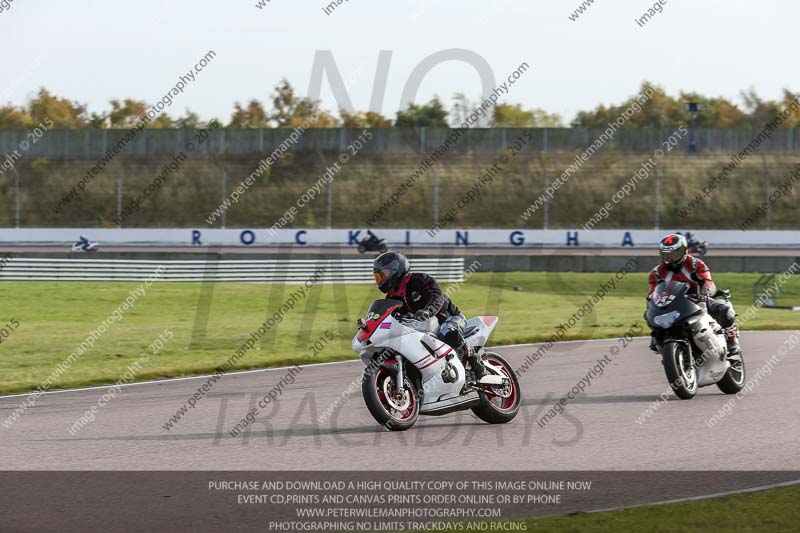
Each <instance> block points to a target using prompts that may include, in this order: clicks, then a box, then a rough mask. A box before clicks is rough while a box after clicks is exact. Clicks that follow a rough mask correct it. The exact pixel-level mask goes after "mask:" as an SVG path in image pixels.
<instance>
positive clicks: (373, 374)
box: [361, 365, 420, 431]
mask: <svg viewBox="0 0 800 533" xmlns="http://www.w3.org/2000/svg"><path fill="white" fill-rule="evenodd" d="M395 379H396V374H395V373H394V372H391V371H390V370H388V369H386V368H384V367H383V366H379V367H377V368H375V367H374V366H372V365H370V366H369V367H367V368H366V370H364V379H363V380H362V382H361V393H362V394H363V396H364V403H366V404H367V409H369V412H370V414H371V415H372V417H373V418H374V419H375V420H376V421H377V422H378V424H380V425H382V426H383V427H385V428H386V429H389V430H391V431H405V430H407V429H409V428H411V426H413V425H414V424H415V423H416V421H417V418H419V409H420V406H419V401H418V398H419V397H418V394H417V386H416V384H415V383H413V382H412V380H411V379H410V378H409V377H408V376H404V381H405V383H404V386H403V387H402V390H398V387H397V386H396V384H395Z"/></svg>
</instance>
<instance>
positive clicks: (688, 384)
mask: <svg viewBox="0 0 800 533" xmlns="http://www.w3.org/2000/svg"><path fill="white" fill-rule="evenodd" d="M661 362H662V363H663V364H664V373H665V374H666V375H667V381H668V382H669V386H670V387H671V388H672V390H673V391H674V392H675V394H676V395H677V396H678V398H680V399H681V400H691V399H692V398H694V397H695V395H696V394H697V388H698V387H697V369H696V368H695V366H694V361H693V360H692V354H691V353H690V352H689V347H688V346H686V345H685V344H684V343H682V342H675V341H667V342H665V343H664V344H663V345H661Z"/></svg>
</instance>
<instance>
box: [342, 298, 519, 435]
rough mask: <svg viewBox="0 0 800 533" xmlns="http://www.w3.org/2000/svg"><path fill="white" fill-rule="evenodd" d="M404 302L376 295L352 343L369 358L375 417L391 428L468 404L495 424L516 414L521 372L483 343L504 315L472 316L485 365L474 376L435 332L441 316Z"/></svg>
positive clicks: (368, 390) (470, 332) (365, 387)
mask: <svg viewBox="0 0 800 533" xmlns="http://www.w3.org/2000/svg"><path fill="white" fill-rule="evenodd" d="M402 307H403V302H401V301H399V300H394V299H382V300H376V301H374V302H373V303H372V305H370V307H369V310H368V311H367V316H366V318H359V319H358V322H357V324H358V332H357V333H356V336H355V338H353V350H354V351H355V352H356V353H357V354H358V355H359V356H360V357H361V360H362V361H363V362H364V364H366V365H367V368H366V370H365V371H364V377H363V380H362V384H361V392H362V394H363V395H364V401H365V402H366V404H367V408H368V409H369V412H370V413H371V414H372V416H373V417H374V418H375V420H377V421H378V423H379V424H381V425H383V426H385V427H386V428H388V429H390V430H392V431H404V430H406V429H409V428H411V427H412V426H413V425H414V423H415V422H416V421H417V418H418V417H419V415H421V414H422V415H433V416H437V415H444V414H448V413H452V412H454V411H461V410H466V409H472V412H473V413H475V415H477V416H478V418H480V419H481V420H483V421H485V422H488V423H490V424H503V423H506V422H510V421H511V420H513V419H514V417H515V416H516V415H517V412H519V407H520V390H519V382H518V381H517V377H516V375H515V374H514V370H513V369H512V368H511V365H509V364H508V362H507V361H506V360H505V359H504V358H503V357H501V356H500V355H498V354H497V353H494V352H488V351H486V350H485V348H484V346H485V344H486V341H487V339H488V338H489V335H491V333H492V331H493V330H494V328H495V326H497V321H498V317H496V316H479V317H475V318H472V319H470V320H468V321H467V328H466V330H465V331H464V337H465V338H466V340H467V342H468V343H469V344H470V345H471V346H472V347H473V349H474V351H475V353H476V354H477V355H478V356H479V357H481V360H482V361H483V365H484V367H485V370H486V371H485V374H484V375H483V377H481V379H480V380H476V379H475V375H474V373H473V371H472V369H471V368H470V365H469V362H468V361H462V359H461V357H460V356H459V355H457V354H456V351H455V350H454V349H453V348H452V347H451V346H449V345H448V344H446V343H444V342H442V341H441V340H440V339H439V338H438V337H437V336H436V332H437V331H438V329H439V321H438V320H437V319H436V317H431V318H430V319H428V320H416V319H415V318H414V317H413V316H412V315H407V314H403V313H401V312H400V310H401V309H402Z"/></svg>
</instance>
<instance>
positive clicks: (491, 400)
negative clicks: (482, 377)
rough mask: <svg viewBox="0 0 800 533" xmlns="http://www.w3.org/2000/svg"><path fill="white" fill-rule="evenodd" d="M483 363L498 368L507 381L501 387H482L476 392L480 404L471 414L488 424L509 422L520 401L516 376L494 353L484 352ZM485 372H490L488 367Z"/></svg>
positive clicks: (515, 414)
mask: <svg viewBox="0 0 800 533" xmlns="http://www.w3.org/2000/svg"><path fill="white" fill-rule="evenodd" d="M483 361H484V363H489V364H490V365H493V366H495V367H498V368H499V369H500V373H501V375H502V376H503V377H504V378H507V379H506V380H504V382H505V383H504V384H503V385H482V389H479V390H478V396H479V397H480V399H481V403H480V405H478V406H477V407H473V408H472V412H473V413H475V416H477V417H478V418H480V419H481V420H483V421H484V422H488V423H489V424H505V423H506V422H511V421H512V420H514V417H515V416H517V413H518V412H519V407H520V400H521V397H520V393H519V381H518V380H517V375H516V374H515V373H514V370H513V369H512V368H511V365H509V364H508V361H506V360H505V359H503V358H502V357H500V356H499V355H498V354H496V353H494V352H486V355H484V356H483ZM486 371H487V372H492V371H491V370H490V369H489V368H488V367H487V368H486Z"/></svg>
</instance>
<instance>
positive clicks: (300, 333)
mask: <svg viewBox="0 0 800 533" xmlns="http://www.w3.org/2000/svg"><path fill="white" fill-rule="evenodd" d="M612 277H613V274H606V273H591V274H583V273H580V274H577V273H538V272H531V273H508V274H489V273H479V274H475V275H473V276H472V277H470V278H469V280H468V281H467V282H465V283H463V284H461V285H460V286H459V287H457V289H458V290H456V291H454V292H452V296H453V299H454V301H455V302H456V304H457V305H458V306H459V307H461V309H462V310H463V311H464V312H465V313H466V314H467V315H468V316H475V315H479V314H498V315H499V316H500V323H499V325H498V327H497V329H496V330H495V333H494V335H493V337H492V339H491V340H492V344H494V345H499V344H511V343H523V342H536V341H542V340H544V339H547V338H548V337H550V335H552V334H553V333H554V331H555V328H556V327H557V326H558V325H559V324H560V323H565V322H567V320H569V318H570V317H571V316H572V314H573V313H574V312H575V311H576V310H577V309H578V307H580V306H581V305H583V304H584V303H585V302H586V301H587V299H588V298H589V297H591V295H593V294H594V293H595V292H596V291H597V290H598V289H599V287H600V284H601V283H603V282H608V281H609V280H610V279H612ZM756 278H757V275H754V274H719V275H717V276H716V279H717V282H718V284H719V285H720V286H723V287H727V288H730V289H731V290H732V291H733V292H734V302H735V304H736V306H737V308H738V310H739V311H740V312H742V311H744V310H745V309H746V307H747V306H749V305H750V304H751V303H752V284H753V282H754V281H755V279H756ZM139 286H140V284H139V283H111V282H109V283H59V282H7V283H3V289H4V290H3V305H2V310H1V311H0V326H2V325H3V324H6V323H8V322H9V321H10V320H11V319H12V318H13V319H14V320H16V321H18V322H19V326H18V327H17V329H16V330H15V331H13V333H12V334H11V335H10V336H9V337H7V338H5V339H3V341H2V343H0V393H2V394H8V393H14V392H24V391H28V390H33V389H35V388H36V387H37V386H38V385H39V384H40V383H42V382H43V380H45V379H46V378H47V377H48V376H49V375H50V374H51V372H53V371H54V370H55V368H56V365H58V364H59V363H61V362H62V361H64V360H65V359H66V358H67V356H69V355H70V353H71V352H73V351H75V350H76V349H77V348H78V346H79V345H80V344H81V342H83V341H85V339H86V338H87V336H88V334H89V332H90V331H92V330H94V329H95V328H97V327H98V326H99V325H100V324H101V323H102V322H103V320H105V319H106V317H107V316H109V314H110V313H112V312H113V311H114V310H115V309H117V308H118V307H119V305H120V304H121V303H122V302H123V301H124V300H125V298H126V297H127V296H128V294H129V292H130V291H131V290H133V289H135V288H137V287H139ZM444 286H445V287H447V285H446V284H445V285H444ZM201 287H202V285H201V284H200V283H167V282H164V283H155V284H153V285H152V286H151V287H150V288H149V289H148V291H147V294H146V295H145V296H143V297H141V298H139V300H138V301H137V302H136V304H135V306H134V307H133V308H132V309H130V310H128V311H127V312H126V313H125V314H124V317H123V318H122V320H121V321H120V322H118V323H116V324H114V325H112V326H111V327H110V328H109V329H108V330H107V331H105V333H104V334H102V335H101V336H100V338H99V339H98V340H97V342H96V343H95V344H94V346H93V347H92V348H89V349H88V350H86V352H85V353H83V354H82V355H81V356H80V357H79V358H78V360H77V361H75V362H74V364H72V365H71V366H70V367H69V369H67V370H66V371H64V372H63V373H62V374H61V375H60V377H59V380H58V381H57V383H56V384H55V385H54V386H53V387H52V388H65V387H75V386H85V385H93V384H105V383H114V382H116V381H117V380H119V379H120V378H121V376H122V375H123V374H124V373H125V371H126V369H127V368H128V367H129V365H131V364H133V363H134V362H138V363H140V364H141V368H140V369H139V371H138V372H137V373H136V380H146V379H156V378H164V377H175V376H186V375H192V374H200V373H207V372H209V371H211V370H212V369H214V368H215V367H217V366H218V365H220V364H222V363H223V362H224V361H225V360H226V359H227V358H228V357H230V356H231V355H233V354H234V352H235V351H236V349H237V348H238V347H239V346H240V345H241V344H242V343H243V342H245V341H246V340H247V338H248V336H249V335H250V333H251V332H252V331H254V330H256V329H257V328H258V326H259V324H260V323H261V322H262V321H264V320H265V319H266V318H267V316H268V315H272V314H273V313H274V312H275V311H276V310H277V309H278V308H279V307H280V305H281V304H282V303H283V302H284V301H286V299H287V298H288V297H289V293H290V292H291V291H296V290H297V289H298V286H283V285H270V284H244V283H219V284H217V285H216V286H215V288H214V292H213V301H212V303H211V305H210V306H209V307H208V310H209V312H208V320H207V326H206V327H205V329H204V331H203V328H198V327H197V324H196V322H197V317H198V316H202V313H200V315H198V302H199V301H200V295H201ZM514 287H517V288H519V289H520V290H514ZM646 290H647V282H646V274H639V273H636V274H629V275H627V276H625V277H624V278H623V279H622V280H621V281H619V282H618V283H617V288H616V289H612V290H611V291H610V292H609V294H608V295H607V296H606V297H605V299H604V300H603V301H601V302H600V303H598V304H597V306H596V308H595V310H594V311H593V312H592V313H590V314H588V315H586V316H585V317H584V318H583V319H582V320H580V321H579V322H578V323H577V324H576V325H575V326H574V327H573V328H571V329H570V330H569V331H568V333H567V335H566V338H567V339H589V338H608V337H614V336H617V335H620V334H621V333H623V332H624V331H626V330H627V329H628V328H629V327H631V326H632V325H634V324H643V321H642V311H643V309H644V295H645V293H646ZM784 294H785V299H786V301H787V302H792V301H794V302H800V281H798V280H795V279H792V280H790V282H789V283H787V284H786V285H785V286H784V288H783V291H782V297H783V295H784ZM380 296H381V294H380V293H379V292H378V291H377V290H376V289H375V288H374V287H373V286H371V285H346V286H344V285H334V286H331V285H319V286H316V287H313V288H312V289H311V290H310V292H309V295H308V297H307V298H305V299H303V300H302V301H300V302H299V303H298V304H297V305H296V306H295V308H294V309H293V310H290V311H289V312H288V313H286V315H285V319H284V320H283V321H282V322H281V323H280V324H279V325H277V326H276V327H275V328H273V329H272V330H270V331H268V332H267V334H266V335H265V336H264V338H263V339H262V340H261V341H260V342H258V343H256V347H255V349H253V350H251V351H249V352H248V353H247V354H246V355H245V356H244V357H242V358H241V359H240V360H239V362H238V364H237V365H236V368H237V369H248V368H260V367H268V366H276V365H283V364H289V363H302V362H323V361H335V360H345V359H352V358H354V357H355V354H354V353H353V352H352V350H351V348H350V342H351V339H352V337H353V335H354V333H355V331H354V320H355V318H357V317H358V316H361V315H363V314H364V312H365V311H366V308H367V305H368V303H369V302H370V301H371V300H373V299H376V298H378V297H380ZM798 327H800V313H797V312H792V311H780V310H770V309H761V310H760V311H759V312H758V314H757V316H756V317H755V318H753V319H752V320H750V321H749V322H748V323H747V324H746V325H745V328H744V329H795V328H798ZM165 329H169V330H170V331H172V332H173V334H174V337H173V338H172V340H170V341H169V342H168V343H167V344H166V346H165V347H164V348H163V349H162V350H161V351H160V352H159V353H158V354H157V355H154V356H152V357H149V358H146V359H143V356H144V355H146V354H147V353H148V347H149V346H150V344H151V343H152V342H153V341H154V340H155V339H156V338H158V336H159V335H160V334H161V333H162V332H164V330H165ZM198 329H200V332H199V333H197V334H194V333H193V332H195V331H196V330H198ZM326 332H329V334H328V337H330V335H331V334H332V335H333V336H334V337H333V341H328V340H325V341H324V342H322V340H323V339H325V334H326ZM318 340H320V341H321V342H320V345H321V344H324V346H323V348H322V350H321V352H320V353H318V354H313V353H312V351H311V350H310V349H309V346H310V345H312V344H314V343H315V342H316V341H318Z"/></svg>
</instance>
